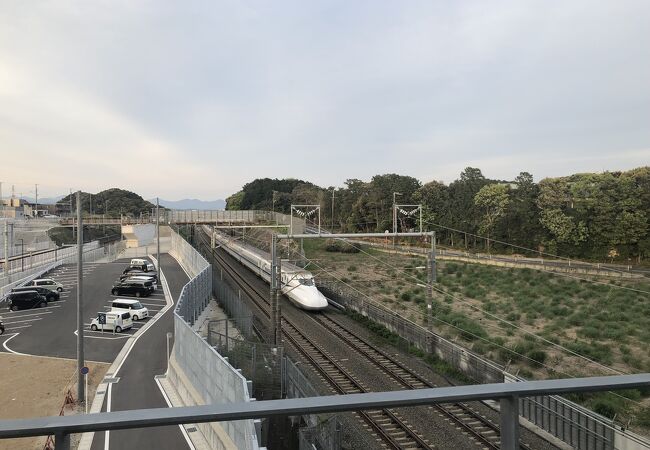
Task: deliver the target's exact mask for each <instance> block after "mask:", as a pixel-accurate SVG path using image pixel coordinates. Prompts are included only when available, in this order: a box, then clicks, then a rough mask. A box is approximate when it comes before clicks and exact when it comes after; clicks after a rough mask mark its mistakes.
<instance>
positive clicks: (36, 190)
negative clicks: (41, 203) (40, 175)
mask: <svg viewBox="0 0 650 450" xmlns="http://www.w3.org/2000/svg"><path fill="white" fill-rule="evenodd" d="M35 186H36V189H35V192H36V211H35V213H36V215H35V217H37V218H38V184H36V185H35Z"/></svg>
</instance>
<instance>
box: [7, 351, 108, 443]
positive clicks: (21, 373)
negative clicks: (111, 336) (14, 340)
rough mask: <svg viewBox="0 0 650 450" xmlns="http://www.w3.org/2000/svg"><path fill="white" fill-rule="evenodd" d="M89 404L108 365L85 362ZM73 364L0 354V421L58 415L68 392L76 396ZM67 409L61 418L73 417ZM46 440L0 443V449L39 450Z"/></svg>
mask: <svg viewBox="0 0 650 450" xmlns="http://www.w3.org/2000/svg"><path fill="white" fill-rule="evenodd" d="M86 365H87V366H88V368H89V369H90V373H89V375H88V376H89V378H88V391H89V392H88V399H89V404H91V403H92V398H93V396H94V394H95V389H96V387H97V385H98V384H99V382H100V381H101V380H102V379H103V378H104V374H105V373H106V371H107V370H108V368H109V366H110V365H109V364H104V363H90V362H89V363H87V364H86ZM76 373H77V361H76V360H72V359H60V358H47V357H39V356H22V355H14V354H10V353H0V405H1V406H0V420H2V419H22V418H27V417H41V416H54V415H58V414H59V412H60V411H61V407H62V406H63V403H64V400H65V393H66V392H67V390H68V389H70V390H71V391H72V393H73V395H74V396H75V397H76V380H77V378H76ZM74 413H75V412H74V410H73V409H71V408H67V409H66V410H65V415H70V414H74ZM45 440H46V437H38V438H25V439H7V440H0V450H35V449H39V450H41V449H42V448H43V446H44V444H45Z"/></svg>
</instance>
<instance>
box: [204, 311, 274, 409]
mask: <svg viewBox="0 0 650 450" xmlns="http://www.w3.org/2000/svg"><path fill="white" fill-rule="evenodd" d="M242 322H245V321H242ZM227 324H228V320H227V319H225V320H219V321H211V322H210V323H208V339H207V340H208V343H209V344H210V345H211V346H213V347H214V348H215V349H216V350H217V352H219V354H220V355H222V356H224V357H227V358H228V362H229V363H230V364H232V366H233V367H236V368H237V369H239V370H241V372H242V374H243V375H244V376H245V377H246V379H248V380H250V381H252V382H253V392H254V395H255V398H256V399H258V400H271V399H278V398H282V378H283V377H282V374H283V370H282V368H283V365H282V357H283V355H284V349H283V347H282V346H274V345H269V344H265V343H263V342H255V341H249V340H247V339H245V338H244V337H243V336H242V335H241V334H239V333H235V335H234V336H233V335H232V333H233V331H234V330H233V328H232V327H229V326H228V325H227Z"/></svg>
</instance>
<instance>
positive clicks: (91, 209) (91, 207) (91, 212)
mask: <svg viewBox="0 0 650 450" xmlns="http://www.w3.org/2000/svg"><path fill="white" fill-rule="evenodd" d="M88 195H89V196H90V206H89V207H88V210H89V212H90V215H91V216H92V215H93V194H91V193H90V192H89V193H88Z"/></svg>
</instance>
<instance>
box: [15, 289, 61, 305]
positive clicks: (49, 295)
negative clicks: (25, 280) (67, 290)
mask: <svg viewBox="0 0 650 450" xmlns="http://www.w3.org/2000/svg"><path fill="white" fill-rule="evenodd" d="M27 291H36V292H38V293H39V294H41V295H42V296H43V297H45V300H47V301H48V302H52V301H55V300H58V299H59V298H61V295H60V294H59V293H58V292H57V291H52V290H50V289H47V288H43V287H38V286H21V287H17V288H13V289H12V290H11V292H27Z"/></svg>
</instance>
